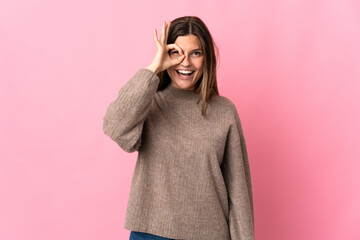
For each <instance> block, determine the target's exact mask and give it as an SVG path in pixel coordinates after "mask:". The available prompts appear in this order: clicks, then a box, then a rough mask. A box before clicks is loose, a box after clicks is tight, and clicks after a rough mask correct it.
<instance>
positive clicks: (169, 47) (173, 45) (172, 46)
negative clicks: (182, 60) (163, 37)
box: [167, 43, 184, 55]
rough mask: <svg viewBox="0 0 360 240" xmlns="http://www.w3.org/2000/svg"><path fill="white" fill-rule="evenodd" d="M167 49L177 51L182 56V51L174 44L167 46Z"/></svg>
mask: <svg viewBox="0 0 360 240" xmlns="http://www.w3.org/2000/svg"><path fill="white" fill-rule="evenodd" d="M167 47H168V49H173V48H175V49H176V50H178V52H179V54H180V55H183V54H184V52H183V50H182V49H181V48H180V47H179V46H178V45H176V44H175V43H172V44H168V45H167Z"/></svg>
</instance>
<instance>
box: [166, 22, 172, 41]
mask: <svg viewBox="0 0 360 240" xmlns="http://www.w3.org/2000/svg"><path fill="white" fill-rule="evenodd" d="M170 24H171V21H168V24H167V28H166V36H165V43H167V39H168V36H169V29H170Z"/></svg>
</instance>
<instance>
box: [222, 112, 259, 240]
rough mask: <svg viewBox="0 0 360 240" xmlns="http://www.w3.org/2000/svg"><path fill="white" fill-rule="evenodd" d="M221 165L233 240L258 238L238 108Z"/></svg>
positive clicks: (246, 155)
mask: <svg viewBox="0 0 360 240" xmlns="http://www.w3.org/2000/svg"><path fill="white" fill-rule="evenodd" d="M233 112H234V120H233V124H232V125H231V127H230V129H229V132H228V138H227V144H226V148H225V153H224V159H223V163H222V165H221V169H222V173H223V176H224V180H225V184H226V187H227V190H228V199H229V207H230V212H229V230H230V235H231V239H246V240H254V239H255V226H254V224H255V222H254V204H253V194H252V184H251V175H250V165H249V159H248V154H247V149H246V143H245V138H244V134H243V129H242V126H241V122H240V118H239V115H238V112H237V110H236V107H235V106H234V105H233Z"/></svg>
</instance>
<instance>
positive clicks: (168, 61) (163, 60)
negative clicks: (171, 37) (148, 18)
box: [146, 21, 185, 74]
mask: <svg viewBox="0 0 360 240" xmlns="http://www.w3.org/2000/svg"><path fill="white" fill-rule="evenodd" d="M170 24H171V22H170V21H169V23H168V24H166V22H164V23H163V26H162V31H161V37H160V41H159V40H158V38H157V32H156V28H155V29H154V42H155V44H156V47H157V50H156V54H155V56H154V58H153V60H152V63H151V64H150V65H149V66H148V67H146V68H147V69H149V70H151V71H153V72H154V73H155V74H157V73H159V72H161V71H164V70H166V69H167V68H169V67H171V66H173V65H176V64H179V63H181V62H182V60H183V59H184V57H185V55H184V54H183V51H182V49H181V48H180V47H179V46H178V45H176V44H175V43H173V44H168V45H166V42H167V38H168V33H169V28H170ZM171 49H176V50H177V51H178V52H179V53H180V56H179V57H178V58H175V59H174V58H170V56H169V54H168V52H169V50H171Z"/></svg>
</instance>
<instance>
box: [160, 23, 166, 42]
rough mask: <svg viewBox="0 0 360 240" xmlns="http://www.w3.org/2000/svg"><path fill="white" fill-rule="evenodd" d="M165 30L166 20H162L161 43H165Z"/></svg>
mask: <svg viewBox="0 0 360 240" xmlns="http://www.w3.org/2000/svg"><path fill="white" fill-rule="evenodd" d="M165 31H166V22H165V21H164V22H163V25H162V29H161V44H165Z"/></svg>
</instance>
